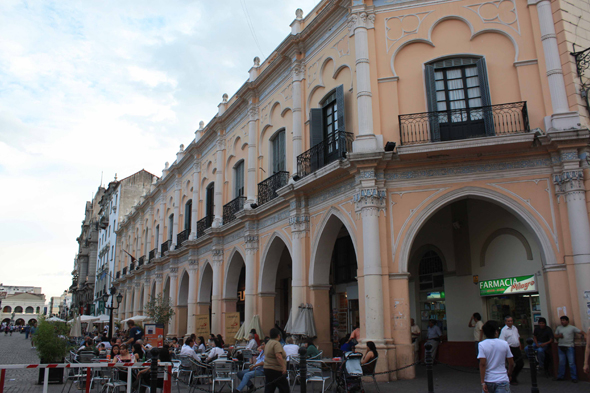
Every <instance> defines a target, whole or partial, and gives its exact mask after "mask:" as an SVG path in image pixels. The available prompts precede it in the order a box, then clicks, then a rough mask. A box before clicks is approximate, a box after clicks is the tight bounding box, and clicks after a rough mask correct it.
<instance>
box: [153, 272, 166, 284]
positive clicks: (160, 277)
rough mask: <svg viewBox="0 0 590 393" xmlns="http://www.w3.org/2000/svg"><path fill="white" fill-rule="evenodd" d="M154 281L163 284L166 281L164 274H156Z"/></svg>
mask: <svg viewBox="0 0 590 393" xmlns="http://www.w3.org/2000/svg"><path fill="white" fill-rule="evenodd" d="M154 279H155V280H156V282H159V283H161V282H162V281H163V280H164V274H162V273H156V274H155V275H154Z"/></svg>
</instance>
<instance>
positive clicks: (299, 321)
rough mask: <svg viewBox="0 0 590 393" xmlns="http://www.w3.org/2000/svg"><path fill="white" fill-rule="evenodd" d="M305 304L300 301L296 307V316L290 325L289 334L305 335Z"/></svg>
mask: <svg viewBox="0 0 590 393" xmlns="http://www.w3.org/2000/svg"><path fill="white" fill-rule="evenodd" d="M304 307H305V304H303V303H301V305H300V306H299V308H298V309H297V316H296V317H295V319H294V320H293V326H292V327H291V332H290V333H291V334H296V335H299V336H307V324H306V323H305V311H304Z"/></svg>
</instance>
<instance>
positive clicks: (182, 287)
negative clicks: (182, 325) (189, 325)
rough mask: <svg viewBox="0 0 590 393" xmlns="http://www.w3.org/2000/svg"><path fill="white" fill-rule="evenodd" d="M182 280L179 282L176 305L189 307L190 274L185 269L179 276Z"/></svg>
mask: <svg viewBox="0 0 590 393" xmlns="http://www.w3.org/2000/svg"><path fill="white" fill-rule="evenodd" d="M179 277H180V280H179V281H178V294H177V296H176V304H178V305H179V306H186V305H188V295H189V293H188V282H189V274H188V271H187V270H186V269H185V270H183V271H182V272H181V273H180V274H179Z"/></svg>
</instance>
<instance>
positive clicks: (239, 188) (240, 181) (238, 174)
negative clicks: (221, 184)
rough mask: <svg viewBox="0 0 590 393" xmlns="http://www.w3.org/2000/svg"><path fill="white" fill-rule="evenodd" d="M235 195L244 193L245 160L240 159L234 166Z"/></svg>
mask: <svg viewBox="0 0 590 393" xmlns="http://www.w3.org/2000/svg"><path fill="white" fill-rule="evenodd" d="M234 190H235V191H234V197H235V198H237V197H240V196H243V195H244V161H240V162H239V163H238V164H237V165H236V166H235V168H234Z"/></svg>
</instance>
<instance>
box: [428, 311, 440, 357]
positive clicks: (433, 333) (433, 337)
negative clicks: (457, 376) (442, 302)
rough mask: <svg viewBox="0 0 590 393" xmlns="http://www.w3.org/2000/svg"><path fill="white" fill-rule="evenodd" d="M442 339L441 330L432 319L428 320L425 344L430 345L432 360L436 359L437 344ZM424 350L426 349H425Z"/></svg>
mask: <svg viewBox="0 0 590 393" xmlns="http://www.w3.org/2000/svg"><path fill="white" fill-rule="evenodd" d="M441 339H442V331H441V330H440V328H439V327H438V325H437V324H436V321H435V320H434V319H431V320H430V321H428V332H426V344H430V345H432V361H433V362H434V359H436V351H437V349H438V344H439V343H440V341H441ZM425 351H426V349H425ZM424 355H425V356H424V358H426V353H425V354H424Z"/></svg>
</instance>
